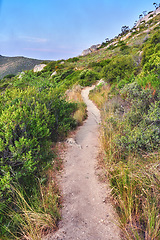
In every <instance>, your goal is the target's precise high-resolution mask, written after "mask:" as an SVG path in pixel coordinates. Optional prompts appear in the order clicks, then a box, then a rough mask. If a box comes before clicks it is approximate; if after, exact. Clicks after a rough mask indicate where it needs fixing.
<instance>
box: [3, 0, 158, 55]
mask: <svg viewBox="0 0 160 240" xmlns="http://www.w3.org/2000/svg"><path fill="white" fill-rule="evenodd" d="M153 2H154V1H153V0H124V1H118V0H114V1H109V0H92V1H91V0H0V55H4V56H26V57H31V58H38V59H52V60H56V59H67V58H69V57H74V56H78V55H79V54H81V52H82V51H83V50H84V49H86V48H88V47H90V46H91V45H93V44H98V43H102V42H103V41H105V38H107V37H108V38H113V37H114V36H115V35H118V34H119V33H120V32H121V27H122V26H123V25H127V26H129V27H132V26H133V24H134V22H135V20H138V18H139V15H140V14H141V13H142V12H143V11H145V10H146V11H150V10H154V6H153ZM157 3H159V2H157Z"/></svg>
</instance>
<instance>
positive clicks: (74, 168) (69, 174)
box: [47, 87, 120, 240]
mask: <svg viewBox="0 0 160 240" xmlns="http://www.w3.org/2000/svg"><path fill="white" fill-rule="evenodd" d="M91 89H92V88H91V87H87V88H85V89H84V90H83V91H82V96H83V99H84V101H85V103H86V104H87V110H88V118H87V120H86V121H85V122H84V124H83V126H81V127H80V128H79V129H78V132H77V134H76V136H75V137H74V139H73V138H71V139H68V145H69V147H68V150H67V153H66V156H65V159H64V161H65V163H64V172H63V174H62V179H61V186H62V191H63V197H64V207H63V209H62V221H61V222H60V228H59V230H58V231H57V232H56V233H55V234H54V236H53V235H52V236H50V237H48V238H47V239H48V240H52V239H57V240H76V239H79V240H111V239H114V240H120V237H119V235H120V233H119V228H118V226H117V224H116V220H115V213H114V210H113V207H112V205H111V201H110V200H109V199H110V196H109V191H110V189H109V187H108V186H106V184H104V183H101V182H99V180H98V176H97V175H96V174H95V171H96V164H97V156H98V152H99V140H98V137H99V133H98V127H99V123H100V113H99V110H98V109H97V108H96V106H95V105H94V104H93V103H92V102H91V101H90V100H89V98H88V94H89V91H90V90H91Z"/></svg>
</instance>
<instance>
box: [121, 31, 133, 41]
mask: <svg viewBox="0 0 160 240" xmlns="http://www.w3.org/2000/svg"><path fill="white" fill-rule="evenodd" d="M131 35H132V33H131V32H129V33H128V34H127V35H126V36H124V37H122V38H121V39H120V40H121V41H125V40H126V39H127V38H129V37H130V36H131Z"/></svg>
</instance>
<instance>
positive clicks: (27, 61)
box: [0, 55, 42, 79]
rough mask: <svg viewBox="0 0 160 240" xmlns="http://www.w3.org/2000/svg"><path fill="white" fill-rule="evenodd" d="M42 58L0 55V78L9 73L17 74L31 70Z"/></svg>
mask: <svg viewBox="0 0 160 240" xmlns="http://www.w3.org/2000/svg"><path fill="white" fill-rule="evenodd" d="M41 62H42V60H37V59H32V58H25V57H4V56H1V55H0V79H2V78H3V77H4V76H6V75H9V74H14V75H17V74H18V73H20V72H22V71H26V70H31V69H33V68H34V66H35V65H36V64H40V63H41Z"/></svg>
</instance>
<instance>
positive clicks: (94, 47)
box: [90, 45, 98, 52]
mask: <svg viewBox="0 0 160 240" xmlns="http://www.w3.org/2000/svg"><path fill="white" fill-rule="evenodd" d="M97 49H98V47H97V45H92V46H91V47H90V50H91V52H95V51H97Z"/></svg>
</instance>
